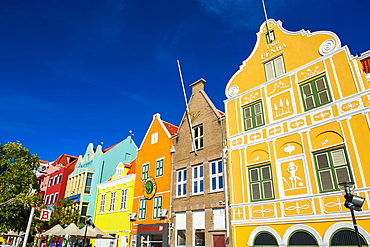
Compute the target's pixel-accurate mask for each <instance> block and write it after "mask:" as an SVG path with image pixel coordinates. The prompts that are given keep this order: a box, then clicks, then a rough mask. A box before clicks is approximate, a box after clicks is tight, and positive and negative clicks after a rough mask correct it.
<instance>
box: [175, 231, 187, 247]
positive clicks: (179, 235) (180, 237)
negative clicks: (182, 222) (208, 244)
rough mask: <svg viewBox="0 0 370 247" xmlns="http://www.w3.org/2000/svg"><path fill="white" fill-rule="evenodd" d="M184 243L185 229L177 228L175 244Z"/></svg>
mask: <svg viewBox="0 0 370 247" xmlns="http://www.w3.org/2000/svg"><path fill="white" fill-rule="evenodd" d="M185 244H186V230H177V245H185Z"/></svg>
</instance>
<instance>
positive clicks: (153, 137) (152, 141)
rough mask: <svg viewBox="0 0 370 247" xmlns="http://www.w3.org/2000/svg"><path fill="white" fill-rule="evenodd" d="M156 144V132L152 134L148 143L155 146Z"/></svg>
mask: <svg viewBox="0 0 370 247" xmlns="http://www.w3.org/2000/svg"><path fill="white" fill-rule="evenodd" d="M157 142H158V132H155V133H153V134H152V136H151V141H150V144H155V143H157Z"/></svg>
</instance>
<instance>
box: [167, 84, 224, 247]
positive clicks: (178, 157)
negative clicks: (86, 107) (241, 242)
mask: <svg viewBox="0 0 370 247" xmlns="http://www.w3.org/2000/svg"><path fill="white" fill-rule="evenodd" d="M204 84H205V80H203V79H200V80H198V81H196V82H194V83H193V84H191V85H190V87H191V88H192V95H191V98H190V100H189V104H188V108H189V109H188V110H189V111H186V112H185V113H184V116H183V118H182V121H181V123H180V126H179V130H178V133H177V134H176V135H175V136H174V138H173V145H174V153H173V160H174V167H173V180H172V206H171V207H172V209H171V224H172V228H173V230H172V231H171V246H214V247H221V246H225V244H226V242H228V241H229V238H228V219H227V212H228V211H227V207H226V204H227V202H228V199H227V198H225V197H226V196H225V191H226V190H227V187H226V183H225V180H226V179H225V157H224V155H223V154H224V153H223V151H224V150H223V148H224V141H225V139H224V138H225V126H224V125H225V123H224V114H223V113H222V112H221V111H219V110H217V109H216V107H215V106H214V104H213V103H212V101H211V100H210V99H209V97H208V96H207V94H206V93H205V91H204ZM225 208H226V209H225Z"/></svg>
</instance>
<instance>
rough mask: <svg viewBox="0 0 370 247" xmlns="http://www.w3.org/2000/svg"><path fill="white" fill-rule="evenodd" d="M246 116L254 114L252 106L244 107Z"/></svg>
mask: <svg viewBox="0 0 370 247" xmlns="http://www.w3.org/2000/svg"><path fill="white" fill-rule="evenodd" d="M244 116H245V117H251V116H252V113H251V108H250V107H246V108H244Z"/></svg>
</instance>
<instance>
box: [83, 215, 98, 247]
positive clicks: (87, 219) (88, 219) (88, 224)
mask: <svg viewBox="0 0 370 247" xmlns="http://www.w3.org/2000/svg"><path fill="white" fill-rule="evenodd" d="M85 222H86V224H85V234H84V240H83V242H82V247H85V241H86V233H87V228H88V227H89V226H92V228H95V225H94V223H93V222H92V220H91V216H89V215H88V216H86V221H85Z"/></svg>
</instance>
